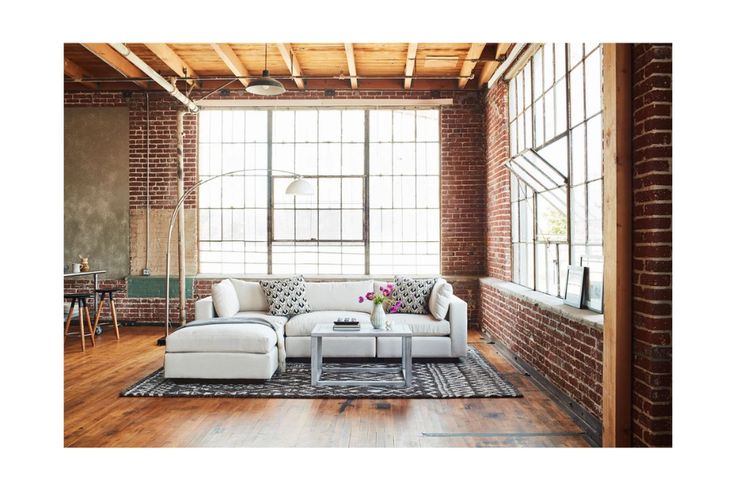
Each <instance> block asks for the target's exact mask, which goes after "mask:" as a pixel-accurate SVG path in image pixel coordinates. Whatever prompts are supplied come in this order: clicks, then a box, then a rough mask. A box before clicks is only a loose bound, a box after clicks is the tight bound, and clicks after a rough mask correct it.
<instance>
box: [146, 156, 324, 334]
mask: <svg viewBox="0 0 736 490" xmlns="http://www.w3.org/2000/svg"><path fill="white" fill-rule="evenodd" d="M250 172H262V173H264V174H266V175H272V174H274V173H276V172H278V173H280V174H285V175H291V176H293V177H294V180H293V181H292V182H291V183H290V184H289V185H288V187H287V188H286V194H290V195H298V196H309V195H312V194H314V188H313V187H312V184H310V183H309V182H307V181H306V180H304V178H302V176H301V175H299V174H296V173H294V172H289V171H286V170H274V169H268V168H249V169H241V170H233V171H231V172H225V173H222V174H219V175H213V176H211V177H207V178H205V179H201V180H200V181H198V182H197V183H195V184H194V185H192V186H191V187H190V188H189V189H187V190H186V191H184V193H183V194H182V196H181V197H180V198H179V200H178V201H177V202H176V206H174V210H173V211H172V212H171V217H170V218H169V235H168V238H167V240H166V337H168V336H169V325H170V322H169V306H170V298H169V294H170V286H171V285H170V280H171V233H172V231H173V229H174V223H175V222H176V217H177V215H178V214H179V211H181V208H182V207H184V201H185V200H186V199H187V197H189V195H190V194H191V193H192V192H194V191H195V190H196V189H198V188H199V187H200V186H202V185H204V184H206V183H207V182H210V181H213V180H215V179H219V178H222V177H227V176H228V175H241V174H246V173H250ZM179 260H182V258H181V257H179ZM182 280H186V278H185V277H182V272H181V269H180V271H179V287H181V284H182V282H181V281H182ZM179 308H181V309H185V308H186V301H184V302H182V303H181V304H180V305H179ZM161 340H163V339H160V340H159V343H164V342H161Z"/></svg>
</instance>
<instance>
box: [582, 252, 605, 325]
mask: <svg viewBox="0 0 736 490" xmlns="http://www.w3.org/2000/svg"><path fill="white" fill-rule="evenodd" d="M580 265H581V266H582V267H587V268H588V274H587V276H586V283H585V286H584V290H583V306H585V307H586V308H587V309H589V310H590V311H594V312H596V313H603V257H598V256H587V255H586V256H583V257H580Z"/></svg>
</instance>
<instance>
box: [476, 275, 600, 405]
mask: <svg viewBox="0 0 736 490" xmlns="http://www.w3.org/2000/svg"><path fill="white" fill-rule="evenodd" d="M480 288H481V309H480V324H481V329H482V330H483V331H485V332H486V333H488V334H490V335H491V337H492V338H493V339H496V340H498V341H500V342H501V343H502V344H503V345H505V346H506V347H507V348H508V349H509V350H511V351H512V352H513V353H514V354H516V355H517V356H519V357H520V358H521V359H523V360H524V361H525V362H526V363H528V364H530V365H531V366H533V367H534V369H536V370H537V371H538V372H540V373H541V374H542V375H544V377H545V378H547V379H548V380H549V381H551V382H552V383H553V384H554V385H555V386H556V387H557V388H559V389H560V390H562V391H563V392H564V393H565V394H567V395H568V396H569V397H570V398H572V399H573V400H575V401H576V402H578V403H579V404H580V405H581V406H582V407H583V408H585V409H586V410H587V411H588V412H589V413H590V414H592V415H594V416H595V417H597V418H599V419H600V418H601V413H602V412H601V398H602V397H601V394H602V391H603V390H602V385H601V384H602V382H603V330H602V329H600V328H596V327H594V326H590V325H587V324H584V323H582V322H578V321H574V320H571V319H569V318H565V317H563V316H561V315H559V314H556V313H553V312H551V311H547V310H544V309H542V308H540V307H539V306H538V305H537V304H534V302H532V301H530V300H526V299H520V298H518V297H514V296H511V295H509V294H508V293H505V292H502V291H500V290H499V289H497V288H496V287H493V286H491V285H488V284H485V283H482V284H481V286H480Z"/></svg>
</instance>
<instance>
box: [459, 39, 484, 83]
mask: <svg viewBox="0 0 736 490" xmlns="http://www.w3.org/2000/svg"><path fill="white" fill-rule="evenodd" d="M485 47H486V43H473V44H471V45H470V49H469V50H468V54H467V55H465V61H463V66H462V68H460V76H461V77H468V76H470V74H471V73H473V69H474V68H475V65H477V64H478V58H480V55H481V53H482V52H483V48H485ZM467 84H468V78H460V79H459V80H458V81H457V86H458V88H461V89H462V88H465V86H466V85H467Z"/></svg>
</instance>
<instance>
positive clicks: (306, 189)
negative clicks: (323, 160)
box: [286, 177, 314, 196]
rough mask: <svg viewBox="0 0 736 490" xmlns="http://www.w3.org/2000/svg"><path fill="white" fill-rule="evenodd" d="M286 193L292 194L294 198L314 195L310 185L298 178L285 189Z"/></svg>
mask: <svg viewBox="0 0 736 490" xmlns="http://www.w3.org/2000/svg"><path fill="white" fill-rule="evenodd" d="M286 193H287V194H293V195H295V196H311V195H312V194H314V188H313V187H312V184H310V183H309V182H307V181H306V180H304V179H303V178H301V177H299V178H298V179H294V181H293V182H292V183H291V184H289V186H288V187H287V188H286Z"/></svg>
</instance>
